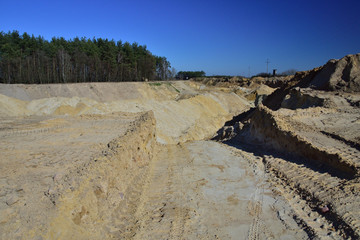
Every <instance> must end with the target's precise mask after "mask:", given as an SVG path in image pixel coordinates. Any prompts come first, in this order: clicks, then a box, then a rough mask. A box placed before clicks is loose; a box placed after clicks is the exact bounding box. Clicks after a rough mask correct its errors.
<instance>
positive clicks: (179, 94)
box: [0, 81, 250, 143]
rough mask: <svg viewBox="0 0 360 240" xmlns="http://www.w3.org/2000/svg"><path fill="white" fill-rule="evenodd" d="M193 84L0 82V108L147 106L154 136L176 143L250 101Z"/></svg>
mask: <svg viewBox="0 0 360 240" xmlns="http://www.w3.org/2000/svg"><path fill="white" fill-rule="evenodd" d="M199 89H200V86H199V85H198V84H196V83H192V82H181V81H179V82H173V83H170V82H167V83H86V84H65V85H40V86H34V85H29V86H28V85H0V93H2V94H3V95H1V94H0V113H1V115H2V116H31V115H40V116H42V115H71V116H76V115H81V114H109V113H113V112H133V113H137V112H143V111H150V110H152V111H153V112H154V114H155V118H156V120H157V129H158V141H159V142H161V143H177V142H184V141H187V140H193V139H196V140H199V139H204V138H209V137H211V135H212V134H213V133H214V132H215V131H216V130H217V129H219V128H220V127H221V126H222V125H223V123H224V122H225V121H226V120H228V119H229V118H231V117H232V116H233V115H235V114H238V113H240V112H242V111H244V110H247V109H248V108H249V107H250V104H249V102H248V101H246V100H245V99H244V98H242V97H240V96H238V95H236V94H235V93H231V92H230V93H228V92H223V91H219V90H217V89H216V88H213V89H210V90H209V91H205V90H204V91H202V90H199ZM4 94H5V95H4ZM25 100H26V101H25ZM234 102H236V104H233V103H234ZM194 129H196V131H194Z"/></svg>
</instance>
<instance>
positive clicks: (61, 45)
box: [0, 31, 170, 84]
mask: <svg viewBox="0 0 360 240" xmlns="http://www.w3.org/2000/svg"><path fill="white" fill-rule="evenodd" d="M169 73H170V63H169V62H168V61H167V60H166V58H165V57H157V56H154V55H152V54H151V52H150V51H149V50H147V48H146V46H141V45H138V44H137V43H133V44H130V43H128V42H125V43H122V42H121V41H118V42H115V41H114V40H108V39H102V38H98V39H95V38H94V39H92V40H90V39H87V38H78V37H76V38H74V39H72V40H69V41H67V40H65V39H64V38H62V37H60V38H55V37H54V38H52V40H51V41H47V40H44V39H43V38H42V37H34V36H33V35H32V36H30V35H28V34H27V33H24V34H23V35H20V34H19V32H17V31H13V32H9V33H3V32H0V83H40V84H41V83H73V82H94V81H144V80H146V79H148V80H153V79H159V80H166V79H168V78H169V76H170V74H169Z"/></svg>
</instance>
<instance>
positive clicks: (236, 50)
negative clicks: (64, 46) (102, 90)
mask: <svg viewBox="0 0 360 240" xmlns="http://www.w3.org/2000/svg"><path fill="white" fill-rule="evenodd" d="M12 30H18V31H19V32H20V33H21V34H22V33H23V32H27V33H29V34H34V35H35V36H39V35H41V36H43V37H44V38H45V39H48V40H50V39H51V38H52V37H53V36H56V37H64V38H65V39H70V38H74V37H76V36H78V37H87V38H91V39H92V38H93V37H96V38H99V37H101V38H108V39H114V40H122V41H123V42H125V41H128V42H131V43H132V42H138V43H139V44H141V45H147V47H148V49H149V50H150V51H151V52H152V53H153V54H155V55H158V56H165V57H167V59H168V60H169V61H170V63H171V65H172V66H173V67H175V68H176V70H178V71H180V70H192V71H194V70H204V71H205V72H206V73H207V75H214V74H228V75H245V76H247V75H248V74H249V68H250V74H251V75H254V74H256V73H259V72H265V71H266V63H265V62H266V59H267V58H268V59H269V61H270V64H269V70H270V69H273V68H277V69H278V71H279V72H281V71H284V70H287V69H290V68H294V69H297V70H309V69H312V68H314V67H317V66H320V65H323V64H325V63H326V62H327V61H328V60H329V59H331V58H341V57H343V56H345V55H347V54H354V53H358V52H360V1H359V0H342V1H341V0H311V1H308V0H282V1H280V0H271V1H270V0H252V1H251V0H238V1H227V0H218V1H214V0H207V1H196V0H192V1H188V0H179V1H178V0H175V1H171V0H168V1H158V0H152V1H147V0H101V1H100V0H97V1H92V0H87V1H84V0H62V1H51V0H31V1H29V0H27V1H20V0H19V1H18V0H0V31H4V32H8V31H12Z"/></svg>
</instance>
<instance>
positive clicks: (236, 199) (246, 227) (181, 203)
mask: <svg viewBox="0 0 360 240" xmlns="http://www.w3.org/2000/svg"><path fill="white" fill-rule="evenodd" d="M261 166H262V163H261V162H259V158H257V157H256V156H254V155H252V154H248V153H246V152H242V151H239V150H236V149H234V148H231V147H229V146H226V145H223V144H220V143H216V142H210V141H197V142H189V143H186V144H181V145H167V146H164V147H163V148H162V150H161V151H160V153H159V156H158V158H157V159H156V160H155V161H154V162H153V164H152V166H151V168H150V172H149V177H148V179H147V184H146V185H145V187H144V192H143V195H142V197H141V201H140V204H139V207H138V209H137V211H136V213H135V218H136V219H137V220H136V221H135V222H136V224H135V226H134V227H133V229H134V231H132V232H131V233H132V234H133V238H134V239H304V238H306V237H307V235H306V233H305V232H304V231H302V230H301V229H300V228H299V227H298V226H297V224H296V222H295V221H294V220H293V219H292V216H291V215H286V214H284V212H285V211H287V210H289V209H290V206H289V205H288V204H287V203H286V202H285V201H284V200H283V199H282V198H281V197H279V196H276V195H275V194H274V193H273V192H272V191H271V187H270V185H269V184H268V183H267V179H266V176H265V172H264V168H262V167H261ZM287 212H288V211H287ZM279 214H280V215H282V216H281V217H279ZM283 221H286V225H285V224H284V223H283Z"/></svg>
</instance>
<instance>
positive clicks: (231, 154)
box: [0, 54, 360, 239]
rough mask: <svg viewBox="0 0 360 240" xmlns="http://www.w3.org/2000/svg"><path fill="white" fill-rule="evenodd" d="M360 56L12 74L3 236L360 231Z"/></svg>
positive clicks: (280, 235) (1, 161)
mask: <svg viewBox="0 0 360 240" xmlns="http://www.w3.org/2000/svg"><path fill="white" fill-rule="evenodd" d="M359 63H360V55H359V54H357V55H349V56H346V57H344V58H343V59H340V60H330V61H329V62H328V63H327V64H326V65H324V66H322V67H319V68H316V69H314V70H311V71H308V72H301V73H297V74H296V75H295V76H293V77H286V78H271V79H262V78H256V79H253V80H252V81H250V80H241V81H240V80H238V79H210V80H209V79H206V80H202V81H201V80H198V81H169V82H144V83H79V84H54V85H6V84H2V85H0V137H1V145H0V151H1V157H0V238H1V239H359V236H360V193H359V190H360V180H359V176H360V175H359V173H360V168H359V167H360V93H359V92H360V80H359V79H360V70H359V67H360V64H359Z"/></svg>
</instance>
